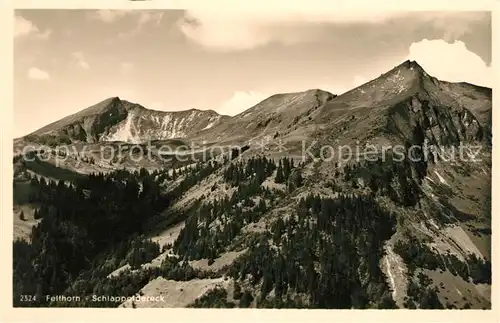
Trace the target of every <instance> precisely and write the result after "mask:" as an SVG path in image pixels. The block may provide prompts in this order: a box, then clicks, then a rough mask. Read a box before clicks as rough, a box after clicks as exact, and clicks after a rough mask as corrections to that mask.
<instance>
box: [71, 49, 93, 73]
mask: <svg viewBox="0 0 500 323" xmlns="http://www.w3.org/2000/svg"><path fill="white" fill-rule="evenodd" d="M71 56H72V57H73V60H74V61H75V64H76V65H77V66H78V67H80V68H81V69H84V70H88V69H90V65H89V63H88V62H87V61H86V60H85V57H84V55H83V53H82V52H73V53H71Z"/></svg>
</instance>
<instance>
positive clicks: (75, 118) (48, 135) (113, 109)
mask: <svg viewBox="0 0 500 323" xmlns="http://www.w3.org/2000/svg"><path fill="white" fill-rule="evenodd" d="M225 118H227V117H226V116H221V115H219V114H218V113H216V112H215V111H212V110H206V111H201V110H194V109H191V110H186V111H174V112H169V111H154V110H149V109H146V108H144V107H143V106H141V105H139V104H136V103H131V102H128V101H125V100H121V99H120V98H118V97H114V98H109V99H106V100H104V101H102V102H100V103H98V104H96V105H94V106H92V107H89V108H87V109H85V110H82V111H80V112H78V113H76V114H73V115H71V116H68V117H66V118H63V119H61V120H59V121H56V122H54V123H52V124H49V125H47V126H45V127H43V128H41V129H39V130H37V131H35V132H34V133H32V134H30V135H28V136H26V139H27V140H31V141H35V142H40V143H44V144H64V143H74V142H87V143H96V142H103V141H104V142H105V141H122V142H128V143H144V142H147V141H152V140H166V139H173V138H183V137H186V136H189V135H192V134H194V133H195V132H199V131H201V130H203V129H209V128H211V127H213V126H215V125H217V124H218V123H220V122H221V121H223V120H224V119H225Z"/></svg>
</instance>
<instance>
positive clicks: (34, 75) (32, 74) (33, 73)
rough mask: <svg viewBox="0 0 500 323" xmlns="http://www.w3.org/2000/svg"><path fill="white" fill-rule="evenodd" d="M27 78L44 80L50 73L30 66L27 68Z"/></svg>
mask: <svg viewBox="0 0 500 323" xmlns="http://www.w3.org/2000/svg"><path fill="white" fill-rule="evenodd" d="M28 78H30V79H32V80H38V81H45V80H48V79H50V75H49V73H47V72H46V71H44V70H41V69H39V68H38V67H31V68H30V69H29V70H28Z"/></svg>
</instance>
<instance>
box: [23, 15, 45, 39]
mask: <svg viewBox="0 0 500 323" xmlns="http://www.w3.org/2000/svg"><path fill="white" fill-rule="evenodd" d="M51 33H52V31H51V30H50V29H46V30H45V31H44V32H41V31H40V29H38V27H37V26H36V25H35V24H34V23H33V22H32V21H30V20H28V19H26V18H24V17H21V16H18V15H16V16H15V18H14V38H25V37H34V38H38V39H48V38H49V36H50V35H51Z"/></svg>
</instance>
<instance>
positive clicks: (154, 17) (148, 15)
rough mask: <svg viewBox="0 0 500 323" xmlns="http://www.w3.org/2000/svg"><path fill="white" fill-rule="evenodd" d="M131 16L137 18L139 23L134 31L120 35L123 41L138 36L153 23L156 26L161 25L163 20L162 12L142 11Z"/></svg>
mask: <svg viewBox="0 0 500 323" xmlns="http://www.w3.org/2000/svg"><path fill="white" fill-rule="evenodd" d="M131 14H134V15H135V16H136V17H137V18H136V19H137V23H136V25H135V27H134V28H133V29H131V30H127V31H123V32H120V33H118V37H120V38H122V39H126V38H130V37H132V36H135V35H137V34H138V33H139V32H140V31H141V30H143V28H144V27H145V26H147V25H148V24H151V23H153V24H154V25H158V24H160V22H161V19H162V18H163V12H161V11H150V10H147V11H142V10H141V11H136V12H131Z"/></svg>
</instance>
